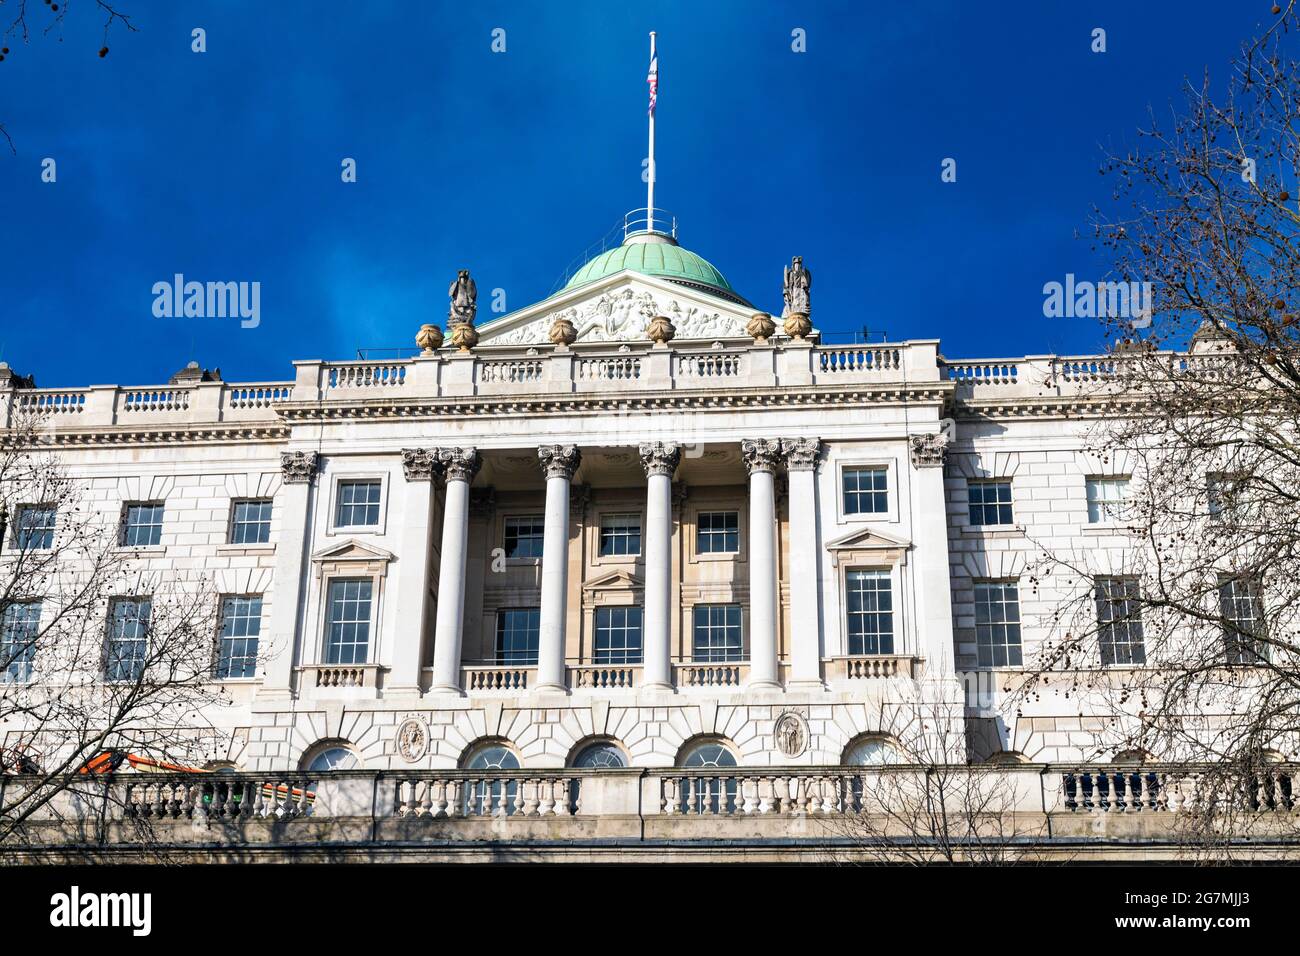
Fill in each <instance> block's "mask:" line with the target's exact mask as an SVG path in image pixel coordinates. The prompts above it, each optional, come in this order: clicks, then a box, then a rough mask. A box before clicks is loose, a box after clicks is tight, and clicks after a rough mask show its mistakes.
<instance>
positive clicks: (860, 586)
mask: <svg viewBox="0 0 1300 956" xmlns="http://www.w3.org/2000/svg"><path fill="white" fill-rule="evenodd" d="M846 584H847V587H848V594H847V605H848V624H849V653H850V654H892V653H894V595H893V592H892V591H891V590H890V577H889V572H888V571H852V570H851V571H849V572H848V575H847V577H846Z"/></svg>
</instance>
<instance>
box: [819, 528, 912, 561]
mask: <svg viewBox="0 0 1300 956" xmlns="http://www.w3.org/2000/svg"><path fill="white" fill-rule="evenodd" d="M911 547H912V542H910V541H908V540H907V539H905V538H900V537H897V536H895V535H891V534H887V533H886V532H884V531H881V530H879V529H878V528H860V529H858V530H857V531H852V532H850V533H849V534H846V535H844V536H843V537H842V538H836V539H835V540H834V541H831V542H829V543H828V544H827V545H826V550H827V551H829V552H830V553H831V559H832V561H833V562H834V564H835V566H836V567H839V566H841V565H843V564H856V563H860V562H867V563H875V564H902V563H903V559H904V556H905V555H906V554H907V551H908V549H909V548H911Z"/></svg>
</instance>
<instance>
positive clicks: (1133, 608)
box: [1096, 578, 1146, 664]
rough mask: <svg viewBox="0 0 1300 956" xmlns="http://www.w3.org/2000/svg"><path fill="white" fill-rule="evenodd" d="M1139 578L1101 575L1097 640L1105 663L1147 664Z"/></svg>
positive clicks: (1098, 584) (1097, 594) (1098, 592)
mask: <svg viewBox="0 0 1300 956" xmlns="http://www.w3.org/2000/svg"><path fill="white" fill-rule="evenodd" d="M1138 594H1139V592H1138V582H1137V579H1136V578H1097V587H1096V596H1097V628H1098V631H1097V642H1098V646H1099V648H1100V651H1101V662H1102V663H1103V664H1144V663H1146V647H1145V645H1144V643H1143V638H1142V619H1141V611H1140V607H1139V604H1138Z"/></svg>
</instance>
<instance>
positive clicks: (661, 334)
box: [645, 315, 677, 345]
mask: <svg viewBox="0 0 1300 956" xmlns="http://www.w3.org/2000/svg"><path fill="white" fill-rule="evenodd" d="M676 334H677V329H676V328H675V327H674V326H673V321H672V319H670V318H668V316H666V315H656V316H655V317H654V318H653V319H651V320H650V324H649V325H647V326H646V329H645V335H646V338H648V339H649V340H650V341H651V342H654V343H655V344H656V345H666V344H668V343H669V342H671V341H672V339H673V336H674V335H676Z"/></svg>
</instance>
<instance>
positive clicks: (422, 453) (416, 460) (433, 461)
mask: <svg viewBox="0 0 1300 956" xmlns="http://www.w3.org/2000/svg"><path fill="white" fill-rule="evenodd" d="M441 471H442V465H441V463H439V461H438V450H437V449H436V448H403V449H402V472H403V473H404V474H405V475H406V480H407V481H432V480H433V479H434V477H435V476H437V475H438V474H439V473H440V472H441Z"/></svg>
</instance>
